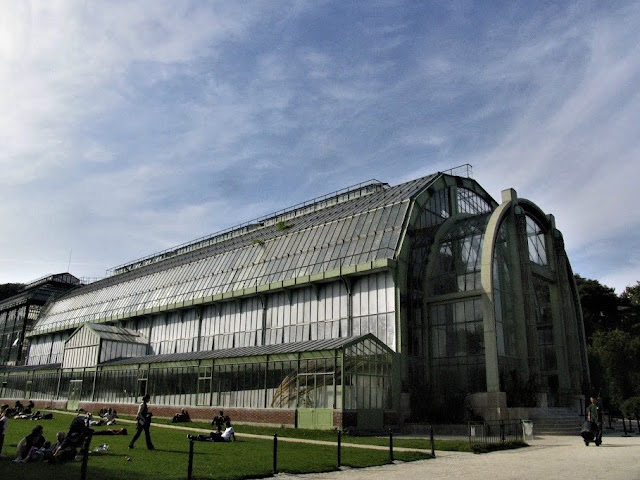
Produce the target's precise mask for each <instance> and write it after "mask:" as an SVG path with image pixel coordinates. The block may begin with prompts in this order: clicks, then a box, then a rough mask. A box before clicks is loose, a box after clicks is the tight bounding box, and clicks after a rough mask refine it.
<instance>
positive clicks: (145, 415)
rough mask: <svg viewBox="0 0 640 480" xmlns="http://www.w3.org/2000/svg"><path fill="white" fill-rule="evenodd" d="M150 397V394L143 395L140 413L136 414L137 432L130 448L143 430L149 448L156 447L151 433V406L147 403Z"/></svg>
mask: <svg viewBox="0 0 640 480" xmlns="http://www.w3.org/2000/svg"><path fill="white" fill-rule="evenodd" d="M150 399H151V397H150V396H149V394H148V393H147V394H145V396H144V397H142V402H141V403H140V405H139V406H138V413H137V415H136V434H135V435H134V436H133V438H132V439H131V443H129V448H133V445H134V444H135V443H136V440H138V437H139V436H140V434H141V433H142V431H143V430H144V438H145V440H146V442H147V448H148V449H149V450H153V449H154V448H155V447H154V446H153V443H151V434H150V433H149V426H150V425H151V412H150V411H149V406H148V405H147V403H148V402H149V400H150Z"/></svg>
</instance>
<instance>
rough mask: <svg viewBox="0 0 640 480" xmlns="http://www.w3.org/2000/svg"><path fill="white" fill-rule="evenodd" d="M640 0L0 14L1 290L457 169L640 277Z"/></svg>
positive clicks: (45, 6) (126, 5)
mask: <svg viewBox="0 0 640 480" xmlns="http://www.w3.org/2000/svg"><path fill="white" fill-rule="evenodd" d="M638 25H640V3H638V2H631V1H628V2H615V1H611V2H597V1H579V2H578V1H575V2H572V1H562V2H543V1H536V2H531V1H522V2H518V1H509V2H493V1H483V2H472V1H460V2H455V1H432V2H415V1H413V2H409V1H407V2H405V1H380V2H378V1H367V2H349V1H335V2H332V1H309V2H306V1H305V2H303V1H278V0H269V1H258V2H251V1H233V2H229V1H220V2H215V1H210V2H204V1H195V2H188V1H178V0H175V1H153V0H148V1H143V2H136V1H121V2H119V1H110V2H100V1H90V2H86V1H69V0H65V1H51V0H42V1H33V2H28V1H21V2H14V1H10V0H4V1H0V92H2V94H1V95H0V111H2V112H3V114H2V115H1V116H0V199H1V202H0V225H2V230H1V232H2V234H1V235H0V283H5V282H28V281H31V280H34V279H36V278H39V277H41V276H43V275H45V274H48V273H54V272H62V271H67V270H69V271H70V272H71V273H73V274H75V275H76V276H79V277H102V276H104V275H105V271H106V270H107V269H109V268H112V267H114V266H116V265H120V264H122V263H125V262H128V261H130V260H134V259H136V258H139V257H142V256H145V255H148V254H150V253H153V252H156V251H160V250H163V249H165V248H168V247H171V246H174V245H177V244H181V243H184V242H187V241H190V240H192V239H195V238H198V237H201V236H204V235H208V234H211V233H214V232H216V231H219V230H222V229H225V228H228V227H231V226H233V225H236V224H239V223H242V222H245V221H248V220H251V219H253V218H256V217H259V216H262V215H265V214H268V213H270V212H272V211H276V210H279V209H282V208H284V207H287V206H290V205H294V204H296V203H299V202H302V201H305V200H308V199H311V198H313V197H316V196H320V195H323V194H325V193H329V192H331V191H335V190H338V189H341V188H343V187H346V186H349V185H353V184H356V183H359V182H363V181H366V180H368V179H371V178H376V179H378V180H381V181H385V182H387V183H390V184H392V185H395V184H398V183H401V182H403V181H407V180H410V179H413V178H416V177H419V176H422V175H426V174H429V173H432V172H435V171H442V170H446V169H449V168H452V167H455V166H457V165H461V164H465V163H469V164H471V165H472V166H473V177H474V178H475V179H476V180H477V181H478V182H479V183H480V184H481V185H482V186H483V187H485V188H486V189H487V190H488V191H489V193H490V194H491V195H492V196H493V197H494V198H495V199H497V200H499V199H500V192H501V190H503V189H505V188H514V189H516V191H517V192H518V195H519V196H520V197H523V198H528V199H530V200H532V201H534V202H535V203H537V204H538V205H539V206H540V207H541V208H542V209H543V210H545V211H546V212H548V213H553V214H554V215H555V217H556V223H557V226H558V228H559V229H560V230H561V231H562V232H563V235H564V238H565V242H566V247H567V251H568V253H569V258H570V260H571V263H572V266H573V269H574V271H575V272H576V273H579V274H580V275H582V276H585V277H588V278H595V279H598V280H599V281H601V282H602V283H604V284H606V285H608V286H610V287H614V288H615V289H616V291H617V292H618V293H620V292H621V291H622V290H623V289H624V288H625V286H627V285H635V283H636V282H637V281H638V280H640V248H639V245H640V208H638V205H640V187H639V185H638V178H640V49H638V48H637V46H638V45H640V29H639V28H638Z"/></svg>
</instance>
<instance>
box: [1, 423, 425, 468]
mask: <svg viewBox="0 0 640 480" xmlns="http://www.w3.org/2000/svg"><path fill="white" fill-rule="evenodd" d="M54 417H55V418H54V419H53V420H43V421H39V422H33V421H29V420H9V425H8V429H7V435H6V438H5V444H4V448H3V455H4V458H2V459H0V478H2V479H5V478H6V479H12V480H22V479H25V480H26V479H34V478H37V479H38V480H61V479H63V478H64V479H76V478H80V466H81V462H71V463H67V464H63V465H49V464H47V463H27V464H15V463H13V462H12V461H11V460H12V459H13V457H14V456H15V453H16V446H17V443H18V441H19V440H20V439H21V438H22V437H23V436H24V435H26V434H27V433H29V432H30V431H31V429H32V428H33V427H34V426H35V425H36V424H38V423H40V424H41V425H43V427H44V435H45V438H46V439H47V440H52V439H53V438H54V437H55V434H56V432H58V431H60V430H63V431H66V430H67V429H68V427H69V424H70V422H71V418H72V417H71V416H69V415H65V414H61V413H58V412H56V413H54ZM185 426H188V427H196V428H204V429H208V428H210V427H209V425H207V424H202V423H196V422H194V423H189V424H186V425H185ZM118 427H126V428H127V429H128V431H129V435H127V436H95V437H93V440H92V442H91V449H92V450H93V449H94V448H95V447H97V446H98V445H101V444H103V443H106V444H108V445H109V449H108V450H107V451H105V452H100V453H92V454H91V455H90V457H89V462H88V470H87V472H88V473H87V478H90V479H91V480H113V479H117V480H129V479H131V480H134V479H136V480H146V479H149V480H175V479H184V478H186V477H187V468H188V459H189V441H188V439H187V431H185V430H176V429H165V428H158V427H154V426H152V428H151V436H152V439H153V443H154V444H155V446H156V450H154V451H148V450H147V449H146V448H145V443H144V438H140V439H139V440H138V442H137V443H136V448H135V449H134V450H129V449H128V448H127V445H128V443H129V441H130V440H131V435H132V434H133V433H134V432H133V425H132V424H128V423H124V422H120V424H119V425H118ZM100 428H101V427H97V428H96V430H99V429H100ZM238 430H239V432H240V433H239V435H238V440H237V441H236V442H232V443H208V442H195V443H194V457H193V478H194V479H198V480H201V479H208V478H216V479H243V478H260V477H269V476H271V474H272V470H273V440H272V439H271V438H269V439H256V438H248V437H243V436H242V433H243V432H245V431H246V432H247V433H248V432H249V430H251V433H258V432H257V431H255V430H254V429H253V428H251V429H249V428H248V427H247V428H245V426H244V425H243V426H239V427H238ZM267 431H268V432H269V433H266V432H267ZM283 431H286V433H283ZM264 432H265V434H267V435H270V436H273V433H278V436H279V437H284V436H287V434H291V433H292V432H296V431H295V430H294V429H283V430H282V431H281V430H280V429H275V430H274V429H264ZM296 435H308V436H310V437H315V438H314V439H319V440H329V439H332V440H333V441H334V442H335V440H337V435H336V434H335V432H315V431H303V432H296ZM316 436H319V437H321V438H317V437H316ZM304 438H309V437H304ZM353 438H354V439H364V438H367V437H353ZM381 440H384V439H381ZM398 440H399V439H398ZM387 441H388V440H387ZM383 445H384V443H383ZM394 446H400V445H399V443H397V442H396V441H395V440H394ZM425 458H430V455H429V454H428V453H427V452H400V451H397V450H394V459H395V460H400V461H413V460H418V459H425ZM388 462H389V452H388V450H373V449H362V448H353V447H349V446H348V445H347V444H346V442H345V443H343V448H342V465H345V466H351V467H366V466H373V465H383V464H385V463H388ZM336 468H337V449H336V446H335V445H333V446H324V445H312V444H305V443H291V442H286V441H284V440H279V441H278V471H279V472H288V473H311V472H325V471H331V470H335V469H336Z"/></svg>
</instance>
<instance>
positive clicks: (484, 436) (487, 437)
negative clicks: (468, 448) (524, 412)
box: [468, 420, 523, 444]
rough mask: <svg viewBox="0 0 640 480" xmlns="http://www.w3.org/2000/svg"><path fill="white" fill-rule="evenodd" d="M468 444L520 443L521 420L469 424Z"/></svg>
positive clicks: (521, 435) (521, 434) (521, 436)
mask: <svg viewBox="0 0 640 480" xmlns="http://www.w3.org/2000/svg"><path fill="white" fill-rule="evenodd" d="M468 427H469V430H468V431H469V443H470V444H489V443H501V442H515V441H521V440H522V438H523V433H522V420H496V421H489V422H469V426H468Z"/></svg>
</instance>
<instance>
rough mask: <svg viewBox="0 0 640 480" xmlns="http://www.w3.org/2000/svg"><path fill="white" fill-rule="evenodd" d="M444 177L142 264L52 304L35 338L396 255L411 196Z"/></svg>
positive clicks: (301, 212) (296, 215) (300, 212)
mask: <svg viewBox="0 0 640 480" xmlns="http://www.w3.org/2000/svg"><path fill="white" fill-rule="evenodd" d="M439 175H440V174H435V175H430V176H427V177H422V178H419V179H416V180H413V181H410V182H407V183H403V184H401V185H397V186H394V187H386V188H376V189H371V191H370V192H368V193H366V194H360V195H349V194H348V193H347V194H343V195H342V197H341V200H340V201H336V202H328V201H327V200H326V199H323V200H322V201H321V202H320V203H319V204H308V205H307V204H305V206H304V208H297V209H295V210H293V211H291V212H283V213H281V214H279V215H278V216H277V217H276V218H281V219H282V218H283V219H284V220H279V221H278V222H275V223H273V222H269V221H265V222H263V223H264V225H258V226H255V227H253V228H251V229H247V228H246V227H243V229H244V230H243V231H242V232H241V233H238V234H235V235H230V234H229V233H228V232H227V233H224V234H223V237H224V238H220V239H217V240H215V241H214V238H212V239H209V240H207V242H205V245H206V246H204V247H202V248H197V249H194V250H188V251H187V252H186V253H182V254H179V255H175V256H170V257H169V258H166V259H164V260H162V261H155V262H152V263H149V264H147V265H137V264H136V265H135V266H133V267H131V269H130V270H129V271H124V273H120V274H117V275H113V276H111V277H108V278H106V279H104V280H101V281H98V282H95V283H92V284H90V285H87V286H85V287H82V288H79V289H77V290H74V291H72V292H70V293H68V294H66V295H65V296H63V297H61V298H60V299H58V300H57V301H56V302H54V303H52V304H51V305H49V306H48V307H47V308H46V309H45V310H44V311H43V313H42V315H41V316H40V319H39V321H38V323H37V325H36V326H35V328H34V330H33V332H32V333H31V334H30V336H33V335H37V334H40V333H44V332H47V331H57V330H67V329H72V328H75V327H77V326H79V325H81V324H83V323H86V322H104V321H108V320H111V319H115V318H123V317H128V316H132V315H136V314H141V312H143V311H145V310H150V309H159V308H162V307H166V306H168V305H173V304H179V303H181V302H189V301H191V300H194V299H199V298H211V297H215V296H220V295H222V294H228V293H230V292H237V291H242V290H244V289H251V288H255V287H258V286H265V285H269V284H277V282H283V281H286V280H291V279H299V278H301V277H306V276H310V275H314V274H318V273H322V272H327V271H331V270H337V269H340V268H344V267H350V266H355V265H362V264H366V263H369V262H375V261H378V260H383V259H395V258H396V253H397V249H398V244H399V241H400V238H401V235H402V229H403V227H404V223H405V219H406V216H407V212H408V210H409V207H410V200H411V199H412V198H413V197H414V196H416V195H417V194H418V193H420V192H422V191H424V189H425V188H427V187H428V186H429V185H430V184H431V183H432V182H433V181H434V180H435V179H436V178H437V177H438V176H439ZM124 270H126V268H124Z"/></svg>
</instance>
